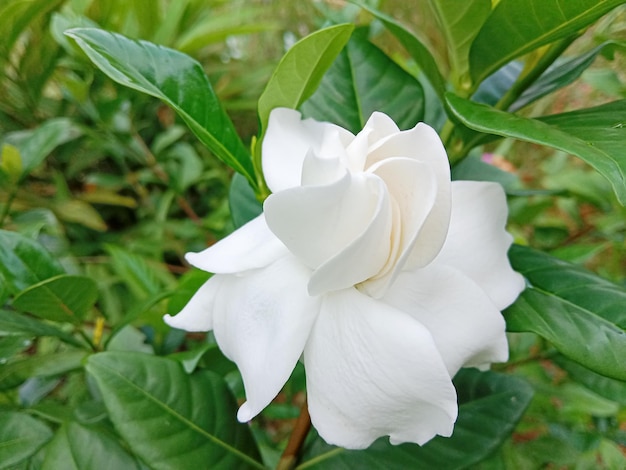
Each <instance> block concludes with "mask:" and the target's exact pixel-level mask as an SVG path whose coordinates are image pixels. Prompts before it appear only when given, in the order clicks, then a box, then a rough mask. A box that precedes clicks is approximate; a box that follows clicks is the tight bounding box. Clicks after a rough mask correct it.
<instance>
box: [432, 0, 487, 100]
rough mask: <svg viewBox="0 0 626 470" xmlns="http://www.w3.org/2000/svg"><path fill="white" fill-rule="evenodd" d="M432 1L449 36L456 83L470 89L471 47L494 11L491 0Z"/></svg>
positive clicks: (445, 32)
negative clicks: (462, 0) (492, 10)
mask: <svg viewBox="0 0 626 470" xmlns="http://www.w3.org/2000/svg"><path fill="white" fill-rule="evenodd" d="M430 3H431V5H432V7H433V10H434V11H435V13H436V14H437V17H438V19H439V23H440V25H441V28H442V31H443V34H444V36H445V38H446V45H447V46H448V56H449V57H450V68H451V72H452V80H453V83H454V85H455V87H456V88H457V89H459V90H464V89H468V88H469V87H470V81H469V67H470V65H469V54H470V46H471V45H472V41H473V40H474V38H475V37H476V35H477V34H478V31H479V30H480V29H481V27H482V26H483V23H484V22H485V20H486V19H487V17H488V16H489V14H490V13H491V0H467V1H464V2H459V1H458V0H430ZM491 45H492V47H493V43H492V44H491Z"/></svg>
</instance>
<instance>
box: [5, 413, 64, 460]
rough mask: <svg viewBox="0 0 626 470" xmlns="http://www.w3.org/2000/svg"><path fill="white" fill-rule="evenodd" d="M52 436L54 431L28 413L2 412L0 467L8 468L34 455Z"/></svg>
mask: <svg viewBox="0 0 626 470" xmlns="http://www.w3.org/2000/svg"><path fill="white" fill-rule="evenodd" d="M51 438H52V431H50V429H49V428H48V426H46V425H45V424H43V423H42V422H41V421H39V420H38V419H35V418H33V417H32V416H30V415H28V414H26V413H20V412H15V411H5V412H0V469H8V468H10V467H13V466H14V465H17V464H18V463H20V462H21V461H23V460H26V459H27V458H29V457H30V456H31V455H34V454H35V453H36V452H37V451H38V450H39V449H40V448H41V447H42V446H43V445H44V444H45V443H46V442H48V441H49V440H50V439H51Z"/></svg>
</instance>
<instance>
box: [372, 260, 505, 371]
mask: <svg viewBox="0 0 626 470" xmlns="http://www.w3.org/2000/svg"><path fill="white" fill-rule="evenodd" d="M383 301H384V302H386V303H388V304H389V305H391V306H393V307H395V308H397V309H399V310H402V311H403V312H406V313H407V314H409V315H411V316H412V317H413V318H415V319H416V320H417V321H419V322H420V323H421V324H423V325H424V326H425V327H426V328H428V330H429V331H430V333H431V334H432V336H433V338H434V339H435V343H436V344H437V349H438V350H439V352H440V353H441V356H442V357H443V360H444V362H445V363H446V367H447V368H448V372H449V374H450V376H454V375H455V374H456V373H457V372H458V370H459V369H460V368H461V367H479V368H485V366H487V365H489V364H490V363H492V362H505V361H506V360H507V358H508V344H507V339H506V335H505V323H504V318H503V317H502V315H501V314H500V311H499V310H498V308H497V307H496V306H495V305H494V304H493V302H492V301H491V300H490V299H489V297H488V296H487V294H485V292H484V291H483V290H482V289H481V288H480V287H479V286H478V285H477V284H476V283H475V282H474V281H472V280H471V279H470V278H469V277H467V276H466V275H465V274H463V273H462V272H460V271H458V270H456V269H453V268H450V267H448V266H442V265H439V264H437V262H436V261H435V262H433V263H432V264H430V265H429V266H427V267H425V268H422V269H417V270H416V271H414V272H403V273H401V274H400V276H398V278H397V279H396V281H395V282H394V283H393V285H392V286H391V287H390V289H389V291H388V292H387V294H386V295H385V297H384V298H383Z"/></svg>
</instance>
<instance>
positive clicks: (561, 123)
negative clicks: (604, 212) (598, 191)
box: [446, 93, 626, 205]
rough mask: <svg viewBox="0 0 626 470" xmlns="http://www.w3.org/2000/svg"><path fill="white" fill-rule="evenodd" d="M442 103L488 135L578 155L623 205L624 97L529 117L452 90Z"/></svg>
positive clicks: (625, 192)
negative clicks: (571, 109)
mask: <svg viewBox="0 0 626 470" xmlns="http://www.w3.org/2000/svg"><path fill="white" fill-rule="evenodd" d="M446 101H447V103H448V107H449V109H450V110H451V111H452V113H453V114H454V115H455V116H456V117H457V118H458V119H459V120H460V121H461V122H462V123H463V124H465V125H466V126H467V127H470V128H471V129H474V130H477V131H480V132H484V133H487V134H495V135H501V136H504V137H512V138H515V139H519V140H524V141H526V142H532V143H535V144H540V145H547V146H549V147H553V148H556V149H559V150H562V151H564V152H567V153H571V154H573V155H576V156H578V157H580V158H582V159H583V160H584V161H586V162H587V163H589V164H590V165H591V166H592V167H594V168H595V169H596V170H597V171H598V172H600V173H601V174H602V175H603V176H604V177H605V178H606V179H608V180H609V181H610V182H611V184H612V185H613V190H614V191H615V194H616V195H617V197H618V199H619V200H620V202H621V203H622V205H626V152H624V142H626V100H621V101H616V102H613V103H609V104H606V105H601V106H598V107H595V108H589V109H584V110H581V111H573V112H571V113H566V114H561V115H554V116H549V117H546V118H543V119H542V120H538V119H529V118H524V117H521V116H517V115H515V114H511V113H507V112H504V111H499V110H497V109H494V108H491V107H489V106H485V105H481V104H476V103H473V102H471V101H468V100H465V99H463V98H460V97H458V96H456V95H453V94H451V93H447V94H446Z"/></svg>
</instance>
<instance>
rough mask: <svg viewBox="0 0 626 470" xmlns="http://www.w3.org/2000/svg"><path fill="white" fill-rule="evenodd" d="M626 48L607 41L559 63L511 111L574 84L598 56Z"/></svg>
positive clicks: (520, 98) (532, 86)
mask: <svg viewBox="0 0 626 470" xmlns="http://www.w3.org/2000/svg"><path fill="white" fill-rule="evenodd" d="M618 47H619V48H624V47H626V46H625V45H624V44H623V43H618V42H616V41H606V42H604V43H602V44H600V45H599V46H597V47H594V48H593V49H591V50H590V51H588V52H585V53H584V54H581V55H579V56H577V57H574V58H572V59H569V60H566V61H563V62H560V63H557V64H555V65H553V66H552V67H550V68H548V70H546V71H545V72H544V73H543V74H542V75H541V76H540V77H539V79H537V81H536V82H535V83H533V84H532V85H531V86H530V87H529V88H528V89H526V91H524V93H522V95H521V96H520V97H519V98H518V99H517V100H516V101H515V102H514V103H513V104H512V105H511V107H510V110H511V111H516V110H518V109H521V108H523V107H524V106H528V105H529V104H530V103H532V102H534V101H536V100H538V99H539V98H541V97H543V96H546V95H548V94H550V93H552V92H554V91H556V90H558V89H560V88H563V87H564V86H566V85H569V84H570V83H572V82H574V80H576V79H577V78H578V77H580V75H581V74H582V73H583V72H584V71H585V70H586V69H587V68H588V67H589V66H590V65H591V64H592V63H593V61H594V60H595V59H596V57H597V56H598V54H600V53H605V52H606V50H607V49H608V50H609V51H611V50H613V49H615V48H618Z"/></svg>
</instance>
